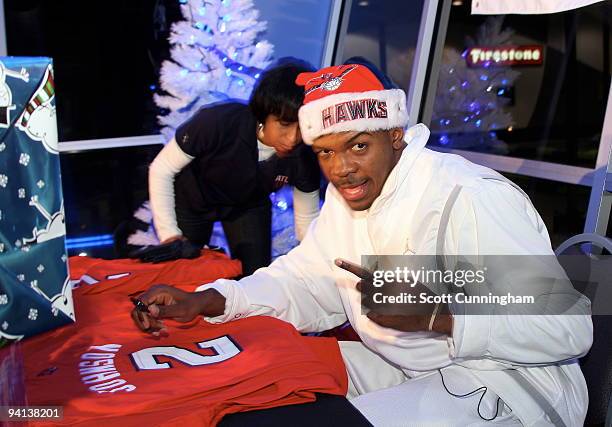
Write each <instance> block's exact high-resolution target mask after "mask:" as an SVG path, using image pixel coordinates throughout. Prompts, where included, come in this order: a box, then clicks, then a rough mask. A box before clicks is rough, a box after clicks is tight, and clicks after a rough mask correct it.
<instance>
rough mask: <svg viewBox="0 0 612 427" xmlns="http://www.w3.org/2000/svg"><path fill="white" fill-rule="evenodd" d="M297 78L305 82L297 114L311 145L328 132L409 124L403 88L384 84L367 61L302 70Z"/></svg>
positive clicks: (301, 128)
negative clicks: (302, 99) (367, 64)
mask: <svg viewBox="0 0 612 427" xmlns="http://www.w3.org/2000/svg"><path fill="white" fill-rule="evenodd" d="M295 82H296V83H297V84H298V85H300V86H304V92H305V94H304V104H303V105H302V107H301V108H300V110H299V113H298V115H299V120H300V130H301V132H302V138H303V139H304V142H305V143H306V144H308V145H312V143H313V141H314V140H315V139H317V138H318V137H320V136H323V135H327V134H329V133H335V132H346V131H377V130H384V129H393V128H402V127H405V126H407V125H408V110H407V106H406V94H405V93H404V91H403V90H401V89H397V88H394V87H385V84H383V82H382V81H381V80H380V79H379V78H378V77H376V75H375V74H374V73H373V72H372V71H371V70H370V69H369V68H368V67H366V66H364V65H361V64H345V65H336V66H333V67H327V68H323V69H321V70H319V71H316V72H313V73H301V74H300V75H298V77H297V79H296V80H295ZM387 86H388V85H387Z"/></svg>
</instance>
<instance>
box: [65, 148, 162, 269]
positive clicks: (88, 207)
mask: <svg viewBox="0 0 612 427" xmlns="http://www.w3.org/2000/svg"><path fill="white" fill-rule="evenodd" d="M161 148H162V146H161V145H145V146H139V147H125V148H109V149H104V150H90V151H83V152H74V153H63V154H62V155H61V168H62V187H63V191H64V210H65V212H66V237H67V238H68V239H69V240H72V239H86V238H91V237H92V236H108V235H109V234H110V235H112V234H113V232H114V231H115V229H116V228H117V226H118V225H119V224H121V222H122V221H127V220H130V219H131V218H132V215H133V214H134V211H135V210H136V209H137V208H138V207H139V206H140V204H141V203H142V202H144V201H145V200H147V199H148V188H147V175H148V171H149V164H150V163H151V162H152V161H153V159H154V158H155V156H156V155H157V153H159V151H160V150H161ZM126 189H128V191H126ZM78 246H80V247H69V248H68V253H69V255H77V254H78V253H79V252H81V251H86V252H87V253H88V254H89V255H90V256H97V257H102V258H114V256H115V253H114V251H113V246H112V243H110V242H109V244H106V245H102V246H94V247H87V245H85V244H83V245H78Z"/></svg>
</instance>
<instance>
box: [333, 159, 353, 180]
mask: <svg viewBox="0 0 612 427" xmlns="http://www.w3.org/2000/svg"><path fill="white" fill-rule="evenodd" d="M356 170H357V167H356V164H355V162H353V161H351V159H350V158H349V157H348V156H346V155H344V154H336V155H335V156H334V159H333V169H332V173H333V174H334V175H336V176H337V177H340V178H344V177H346V176H348V175H349V174H351V173H355V172H356Z"/></svg>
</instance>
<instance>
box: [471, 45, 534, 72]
mask: <svg viewBox="0 0 612 427" xmlns="http://www.w3.org/2000/svg"><path fill="white" fill-rule="evenodd" d="M543 57H544V49H543V47H542V46H539V45H525V46H494V47H487V46H474V47H471V48H469V49H468V50H467V52H466V56H465V60H466V62H467V65H468V66H469V67H489V66H512V65H540V64H542V58H543Z"/></svg>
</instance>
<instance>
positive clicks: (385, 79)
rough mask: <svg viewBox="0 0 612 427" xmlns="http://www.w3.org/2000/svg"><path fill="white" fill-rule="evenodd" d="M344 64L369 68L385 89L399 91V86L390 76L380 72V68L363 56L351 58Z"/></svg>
mask: <svg viewBox="0 0 612 427" xmlns="http://www.w3.org/2000/svg"><path fill="white" fill-rule="evenodd" d="M344 64H359V65H363V66H364V67H366V68H368V69H369V70H370V71H371V72H372V74H374V75H375V76H376V78H377V79H378V80H380V82H381V83H382V85H383V88H385V89H399V86H398V85H397V84H395V82H394V81H393V80H391V78H390V77H389V76H387V75H386V74H385V73H383V72H382V71H381V70H380V68H378V67H377V66H376V65H374V64H373V63H372V62H370V61H368V60H367V59H365V58H364V57H363V56H351V57H350V58H349V59H347V60H346V61H344Z"/></svg>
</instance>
